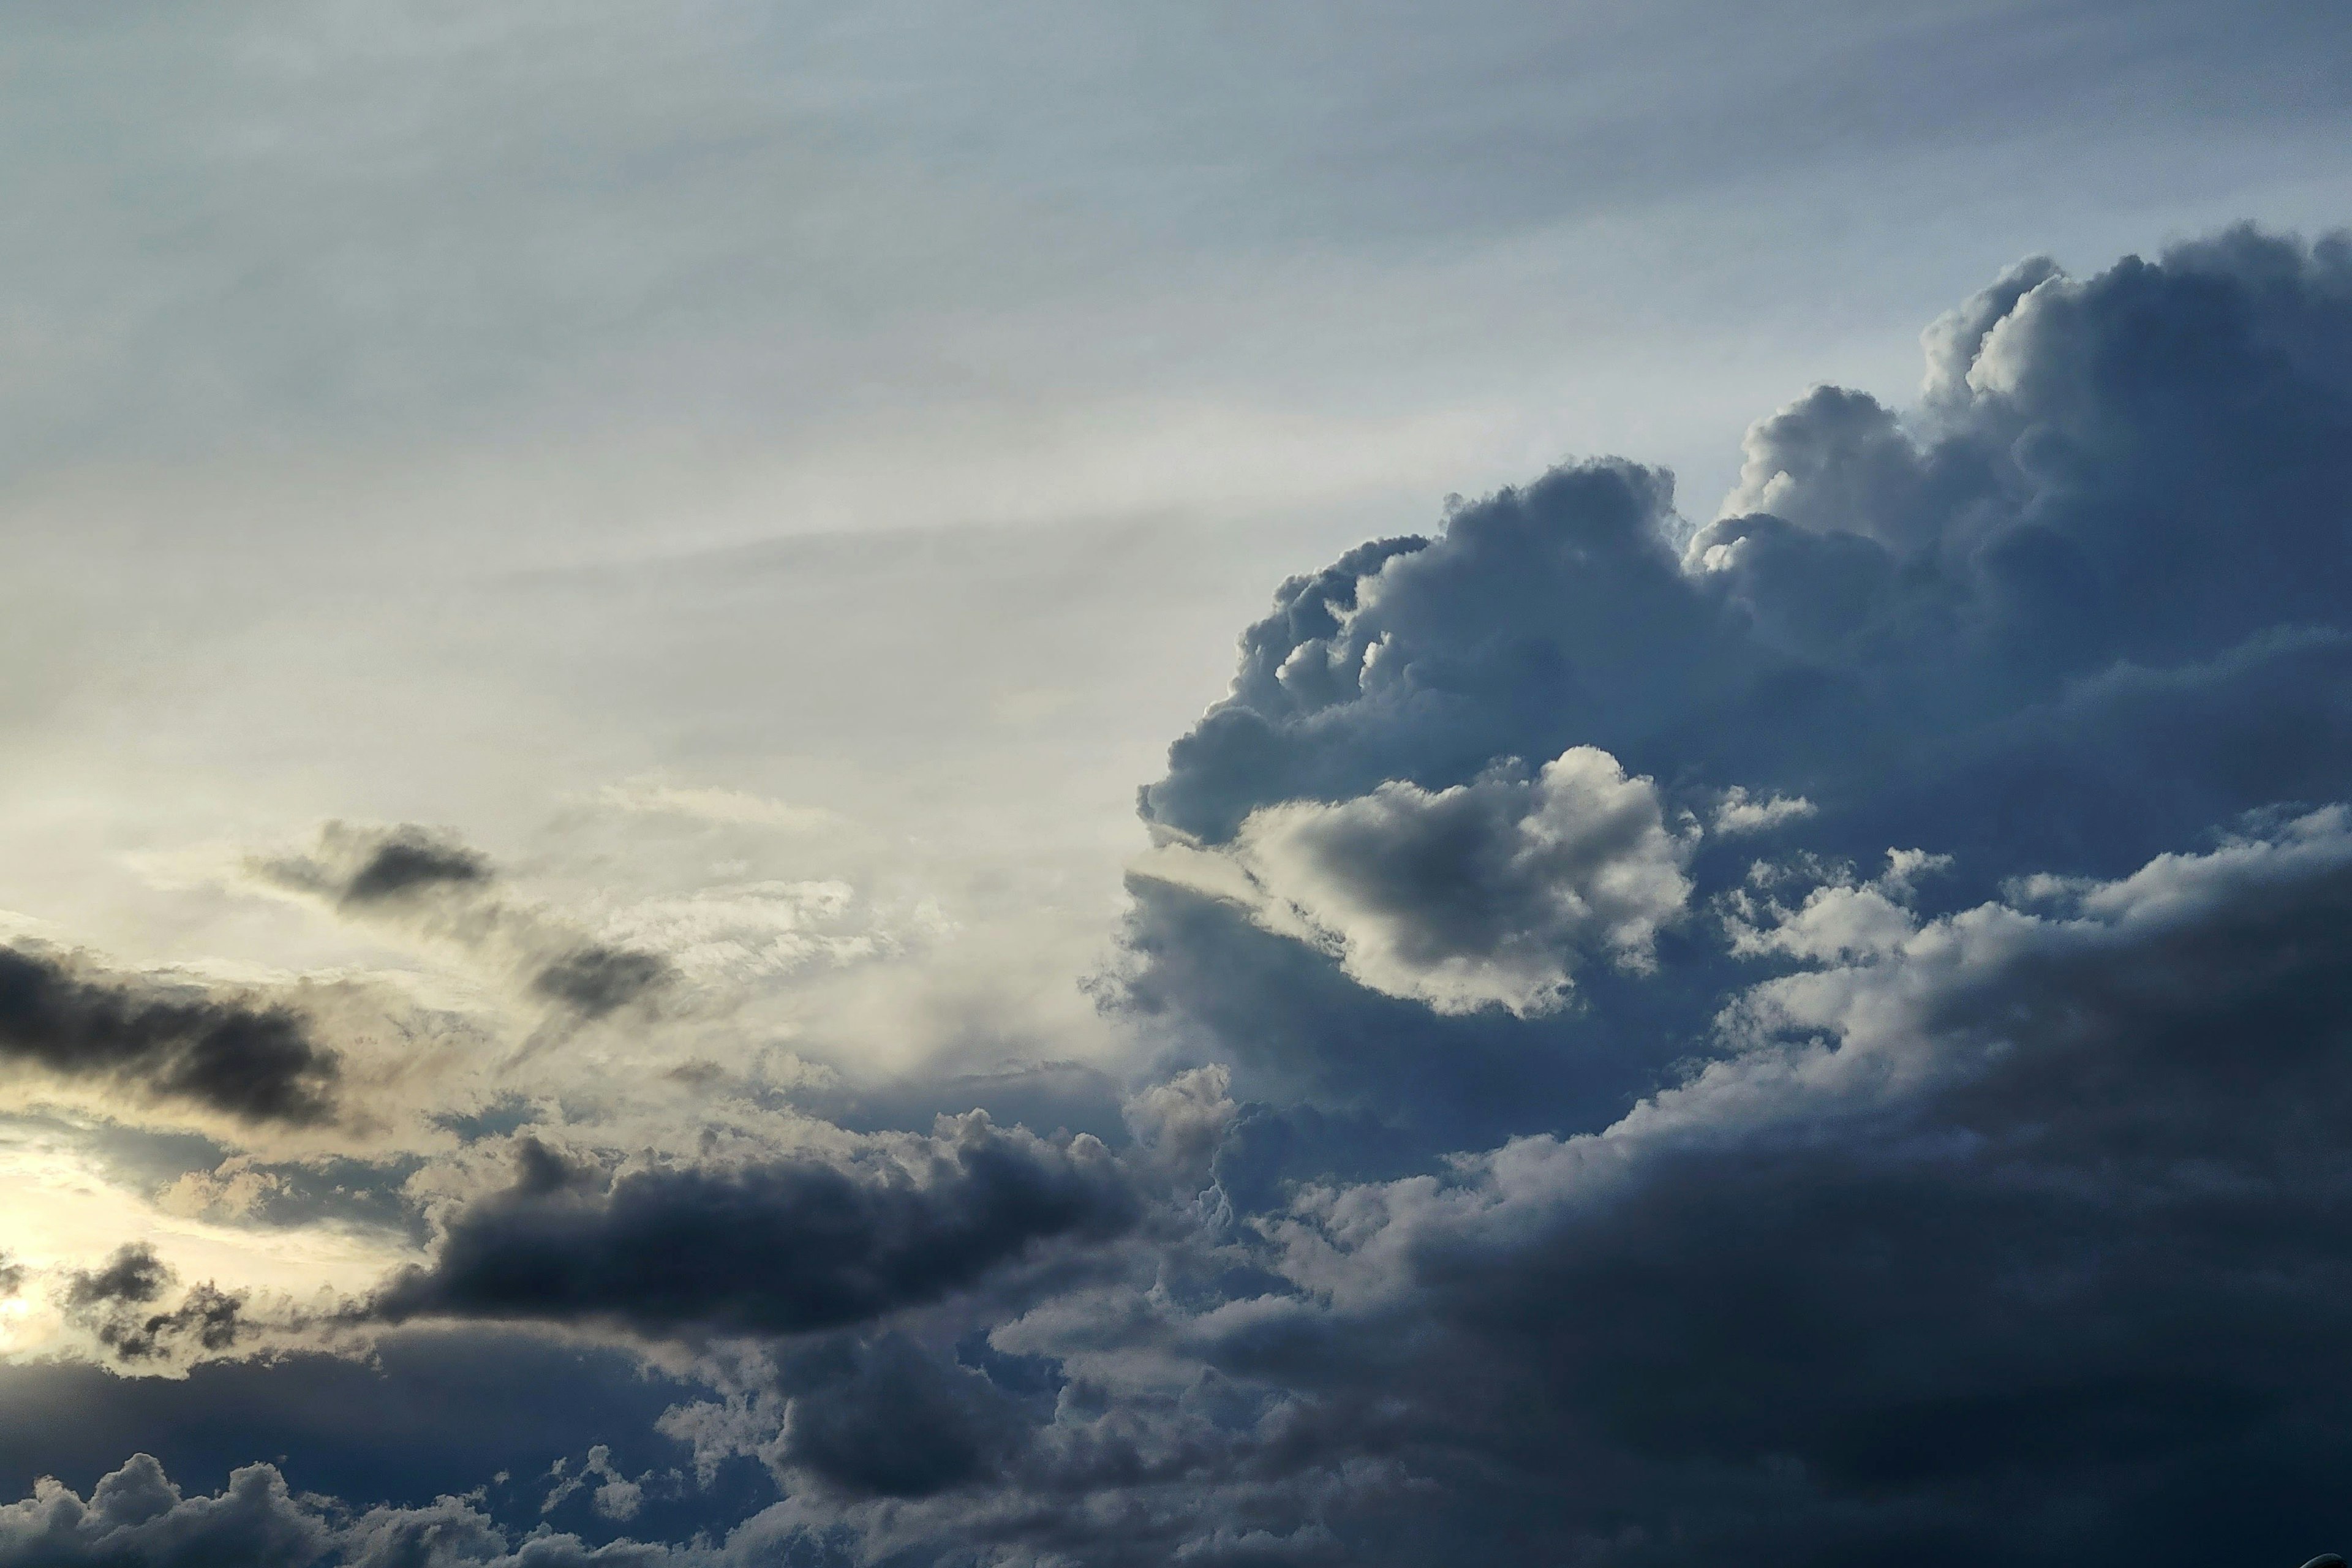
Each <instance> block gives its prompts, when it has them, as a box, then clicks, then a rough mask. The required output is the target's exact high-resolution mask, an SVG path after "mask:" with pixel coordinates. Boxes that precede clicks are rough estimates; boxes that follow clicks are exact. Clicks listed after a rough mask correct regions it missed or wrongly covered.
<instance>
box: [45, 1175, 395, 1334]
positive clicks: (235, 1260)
mask: <svg viewBox="0 0 2352 1568" xmlns="http://www.w3.org/2000/svg"><path fill="white" fill-rule="evenodd" d="M0 1191H5V1192H6V1193H8V1194H10V1199H11V1201H10V1202H9V1203H8V1204H7V1205H5V1209H0V1251H5V1252H6V1253H8V1254H9V1255H10V1257H11V1258H12V1260H13V1261H14V1262H16V1263H17V1264H20V1265H23V1266H24V1267H25V1268H26V1269H27V1270H28V1271H29V1274H30V1278H28V1279H26V1285H25V1289H24V1291H23V1293H22V1295H21V1296H19V1297H17V1298H16V1299H14V1300H7V1301H0V1356H5V1357H9V1358H15V1357H21V1356H27V1355H38V1354H41V1353H43V1352H49V1351H54V1350H56V1349H58V1348H60V1346H61V1344H62V1343H63V1342H64V1341H65V1339H66V1325H65V1323H64V1321H63V1319H62V1317H61V1316H60V1314H59V1312H58V1307H57V1302H56V1300H55V1298H56V1297H57V1296H58V1294H59V1293H60V1292H61V1291H62V1289H63V1288H64V1280H65V1276H66V1275H67V1274H68V1272H70V1271H71V1270H74V1269H87V1268H96V1267H97V1266H98V1265H99V1264H100V1263H101V1262H102V1261H103V1260H104V1259H105V1258H107V1257H108V1255H109V1254H110V1253H112V1252H113V1251H114V1249H115V1248H117V1247H121V1246H123V1245H124V1244H125V1243H140V1242H143V1243H145V1244H146V1245H148V1246H150V1247H153V1248H154V1249H155V1252H156V1255H157V1256H158V1257H160V1258H163V1261H164V1262H165V1263H167V1264H169V1265H170V1266H171V1267H172V1268H173V1269H174V1270H175V1271H176V1272H177V1273H178V1275H179V1277H180V1280H181V1282H182V1283H183V1284H184V1285H192V1284H196V1283H198V1282H202V1281H206V1280H209V1281H211V1282H212V1283H214V1284H216V1285H218V1286H219V1287H220V1288H221V1289H225V1290H243V1291H248V1292H253V1293H256V1294H265V1295H278V1296H283V1297H289V1298H291V1299H292V1300H295V1301H297V1302H299V1303H303V1304H306V1305H307V1304H310V1303H312V1302H315V1301H316V1300H318V1298H319V1296H320V1293H321V1292H322V1291H324V1292H326V1293H328V1294H330V1295H332V1296H338V1297H342V1296H352V1295H357V1294H360V1293H362V1292H363V1291H365V1290H366V1289H368V1288H369V1287H371V1286H372V1285H373V1284H374V1283H375V1282H376V1281H378V1280H380V1279H383V1277H384V1275H386V1274H387V1273H389V1272H390V1271H391V1270H393V1269H394V1268H398V1267H400V1266H401V1265H403V1264H405V1263H414V1262H417V1261H419V1260H420V1255H419V1254H417V1253H416V1252H415V1251H414V1250H413V1249H411V1248H408V1247H403V1246H400V1245H398V1244H396V1243H394V1242H392V1241H390V1240H389V1239H388V1238H386V1237H383V1236H382V1235H380V1234H377V1233H372V1232H368V1231H364V1230H360V1229H356V1228H353V1227H349V1226H329V1225H317V1226H290V1227H285V1228H276V1229H259V1228H247V1227H244V1226H225V1225H216V1224H213V1223H211V1222H209V1221H206V1220H204V1219H201V1218H195V1217H192V1216H189V1215H175V1214H172V1213H169V1212H167V1211H166V1210H165V1209H163V1207H161V1206H160V1205H157V1204H156V1203H155V1202H154V1201H153V1200H152V1199H151V1198H149V1197H148V1196H147V1195H146V1194H142V1193H138V1192H135V1191H132V1190H130V1189H128V1188H125V1187H123V1186H121V1185H120V1184H117V1183H114V1182H111V1181H109V1180H108V1179H107V1178H106V1177H105V1176H104V1175H102V1174H100V1173H99V1172H97V1171H95V1170H93V1169H92V1168H91V1167H90V1165H89V1163H87V1162H86V1161H85V1160H84V1159H83V1158H82V1157H81V1156H80V1155H79V1153H77V1152H75V1151H73V1150H71V1149H68V1148H65V1147H61V1146H58V1145H57V1144H55V1143H52V1142H49V1141H47V1140H46V1139H39V1138H34V1139H27V1140H25V1141H23V1142H15V1143H10V1144H0Z"/></svg>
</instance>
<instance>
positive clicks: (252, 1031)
mask: <svg viewBox="0 0 2352 1568" xmlns="http://www.w3.org/2000/svg"><path fill="white" fill-rule="evenodd" d="M0 1061H6V1062H12V1063H14V1064H16V1065H17V1066H19V1067H30V1068H36V1069H38V1070H40V1071H42V1072H46V1073H49V1074H53V1075H55V1076H56V1077H58V1078H61V1079H68V1080H76V1079H79V1080H96V1081H100V1082H103V1083H106V1084H109V1085H112V1086H116V1087H119V1088H121V1089H123V1090H125V1091H127V1092H128V1093H131V1094H132V1095H134V1096H137V1097H139V1098H142V1099H149V1100H159V1099H160V1100H181V1101H184V1102H189V1103H193V1104H195V1105H200V1106H203V1107H205V1109H207V1110H216V1111H221V1112H224V1113H226V1114H227V1115H230V1116H233V1117H236V1118H237V1119H239V1120H241V1121H250V1122H278V1123H282V1124H285V1125H288V1126H294V1127H310V1126H317V1125H320V1124H321V1123H324V1122H327V1121H331V1120H333V1119H334V1116H335V1114H336V1102H335V1090H336V1088H337V1083H338V1079H339V1078H340V1076H341V1062H340V1059H339V1058H338V1057H337V1055H336V1053H335V1052H333V1051H332V1050H331V1049H329V1048H327V1047H323V1046H320V1045H319V1044H318V1043H316V1042H315V1041H314V1040H312V1039H311V1037H310V1030H309V1026H308V1025H307V1024H306V1023H305V1021H304V1020H303V1018H302V1017H301V1016H300V1015H299V1014H297V1013H295V1012H294V1011H293V1010H291V1009H290V1008H288V1007H285V1006H282V1005H270V1004H268V1003H266V1002H261V1001H256V1000H252V999H248V998H246V997H241V996H237V995H235V994H206V993H205V992H203V991H200V990H198V989H197V988H195V987H194V986H189V985H185V984H180V985H170V986H167V985H165V984H159V983H157V982H155V981H152V980H146V979H142V978H133V977H130V976H124V975H118V974H111V973H105V972H103V971H100V970H98V969H96V968H94V967H91V966H89V965H88V964H85V963H79V962H76V961H71V960H68V959H65V958H62V957H58V956H56V955H53V954H50V953H47V952H31V951H27V950H26V949H23V948H0Z"/></svg>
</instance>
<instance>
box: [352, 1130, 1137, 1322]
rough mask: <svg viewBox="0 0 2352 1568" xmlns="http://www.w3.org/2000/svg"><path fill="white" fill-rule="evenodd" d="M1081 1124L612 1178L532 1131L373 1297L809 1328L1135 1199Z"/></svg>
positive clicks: (989, 1264) (934, 1292)
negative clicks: (1065, 1134) (430, 1249)
mask: <svg viewBox="0 0 2352 1568" xmlns="http://www.w3.org/2000/svg"><path fill="white" fill-rule="evenodd" d="M1138 1208H1139V1205H1138V1200H1137V1197H1136V1194H1135V1193H1134V1191H1133V1190H1132V1188H1131V1186H1130V1184H1129V1180H1128V1177H1127V1175H1126V1173H1124V1172H1123V1171H1122V1170H1121V1169H1120V1167H1119V1166H1118V1163H1117V1162H1116V1161H1115V1160H1113V1158H1112V1157H1111V1155H1110V1153H1109V1152H1108V1150H1107V1149H1105V1148H1104V1147H1103V1145H1102V1143H1101V1142H1099V1141H1098V1140H1097V1139H1095V1138H1094V1137H1092V1136H1091V1135H1089V1134H1085V1133H1081V1134H1079V1135H1078V1136H1076V1137H1075V1138H1073V1139H1072V1140H1070V1142H1067V1143H1066V1144H1060V1145H1056V1144H1052V1143H1048V1142H1045V1141H1044V1140H1042V1139H1039V1138H1037V1137H1036V1136H1034V1134H1031V1133H1029V1132H1026V1131H1022V1130H1019V1129H1014V1130H1011V1131H1004V1130H1000V1129H998V1128H997V1127H995V1126H994V1125H993V1124H992V1123H991V1122H990V1121H989V1120H988V1118H987V1117H986V1116H985V1115H982V1114H981V1113H978V1112H974V1113H972V1114H971V1115H969V1116H965V1117H960V1118H942V1119H941V1121H940V1129H939V1131H938V1132H937V1133H936V1134H935V1135H933V1136H932V1137H930V1138H928V1139H910V1138H903V1137H901V1138H877V1139H875V1140H872V1141H870V1142H868V1143H867V1145H866V1149H865V1151H864V1157H863V1158H860V1159H857V1160H856V1161H854V1162H852V1163H835V1162H832V1161H827V1160H824V1159H820V1158H815V1157H808V1158H796V1159H782V1160H770V1161H764V1162H759V1163H743V1164H740V1165H734V1166H720V1165H709V1166H680V1167H655V1168H651V1169H640V1170H634V1171H625V1172H624V1173H621V1174H620V1175H618V1176H616V1177H614V1178H613V1179H612V1181H611V1182H610V1183H609V1184H607V1183H605V1182H604V1181H603V1180H602V1179H600V1178H599V1177H597V1176H596V1175H595V1174H594V1173H591V1172H588V1171H583V1170H580V1169H576V1168H573V1167H572V1166H570V1165H567V1164H566V1163H564V1162H563V1161H562V1159H561V1158H559V1157H558V1156H557V1155H555V1154H553V1153H551V1152H549V1151H548V1150H547V1149H546V1148H545V1147H544V1146H542V1145H541V1144H539V1143H537V1142H528V1141H527V1142H524V1143H522V1144H521V1145H520V1169H519V1171H518V1173H517V1179H516V1181H515V1184H513V1185H512V1186H510V1187H509V1188H507V1189H505V1190H503V1191H500V1192H497V1193H494V1194H489V1195H488V1196H486V1197H483V1198H480V1199H478V1200H476V1201H475V1202H473V1203H472V1204H470V1205H467V1207H465V1208H464V1209H462V1210H461V1211H460V1212H458V1213H457V1215H455V1216H454V1217H453V1218H452V1219H451V1220H450V1221H449V1222H448V1225H447V1228H446V1234H445V1236H444V1237H443V1238H442V1242H441V1247H440V1251H439V1254H438V1256H437V1257H436V1259H435V1261H434V1262H433V1264H432V1266H431V1267H430V1268H420V1269H416V1270H413V1271H411V1272H409V1273H408V1274H405V1275H404V1276H402V1277H401V1278H399V1279H396V1280H394V1282H393V1283H392V1284H391V1285H390V1286H389V1287H388V1288H387V1289H385V1290H384V1291H383V1293H382V1294H381V1295H380V1296H379V1297H378V1298H377V1300H376V1301H375V1302H374V1306H373V1310H374V1312H375V1313H376V1315H378V1316H380V1317H383V1318H386V1319H390V1320H394V1321H399V1320H403V1319H408V1318H415V1317H425V1316H434V1317H451V1318H484V1319H505V1320H521V1321H541V1322H557V1323H560V1322H607V1323H617V1324H623V1325H625V1326H628V1327H630V1328H634V1329H635V1330H638V1331H641V1332H645V1333H649V1334H656V1335H660V1334H698V1333H720V1334H793V1333H805V1332H809V1331H814V1330H819V1329H829V1328H836V1327H840V1326H842V1325H845V1324H849V1323H856V1322H862V1321H868V1320H871V1319H875V1318H879V1317H882V1316H885V1315H887V1314H888V1313H890V1312H892V1311H894V1310H898V1309H899V1308H902V1307H908V1306H917V1305H922V1304H925V1303H928V1302H931V1301H936V1300H940V1298H941V1297H943V1296H946V1295H947V1294H949V1293H950V1291H954V1290H959V1289H964V1288H966V1287H969V1286H971V1285H974V1284H976V1283H978V1282H979V1281H980V1280H981V1279H982V1277H983V1276H985V1275H986V1274H988V1273H989V1272H990V1271H992V1270H993V1269H997V1268H1003V1267H1006V1266H1009V1265H1012V1264H1014V1263H1017V1262H1019V1261H1021V1260H1023V1259H1024V1258H1026V1257H1027V1256H1029V1255H1030V1254H1031V1253H1032V1252H1033V1250H1034V1249H1035V1248H1037V1247H1040V1246H1042V1245H1044V1244H1045V1243H1048V1242H1052V1241H1055V1240H1057V1239H1062V1238H1067V1239H1070V1240H1073V1241H1101V1240H1104V1239H1107V1238H1108V1237H1115V1236H1117V1235H1119V1234H1121V1233H1122V1232H1124V1231H1125V1230H1127V1229H1128V1228H1129V1227H1130V1226H1132V1225H1133V1224H1134V1223H1135V1221H1136V1219H1137V1217H1138Z"/></svg>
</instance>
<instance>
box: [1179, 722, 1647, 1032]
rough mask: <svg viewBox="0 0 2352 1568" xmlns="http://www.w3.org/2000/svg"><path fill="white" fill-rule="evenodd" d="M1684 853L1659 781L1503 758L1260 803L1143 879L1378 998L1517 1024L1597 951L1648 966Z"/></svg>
mask: <svg viewBox="0 0 2352 1568" xmlns="http://www.w3.org/2000/svg"><path fill="white" fill-rule="evenodd" d="M1687 853H1688V844H1687V842H1686V839H1685V837H1682V836H1678V835H1676V834H1675V833H1673V832H1670V831H1669V830H1668V827H1667V824H1666V822H1665V819H1664V812H1663V810H1662V809H1661V805H1660V802H1659V799H1658V795H1657V791H1656V789H1655V787H1654V784H1652V782H1651V781H1650V780H1648V779H1645V778H1634V779H1629V778H1627V777H1626V776H1625V773H1624V771H1623V770H1622V768H1621V767H1619V766H1618V763H1617V760H1616V759H1615V758H1614V757H1612V756H1610V755H1609V754H1608V753H1607V752H1602V751H1599V750H1597V749H1595V748H1593V747H1590V746H1581V747H1574V748H1571V749H1570V750H1569V751H1566V752H1561V753H1560V755H1559V756H1558V757H1556V758H1554V759H1552V760H1551V761H1549V762H1547V763H1544V764H1543V766H1542V767H1541V768H1540V769H1539V770H1538V772H1537V773H1536V774H1535V775H1534V776H1533V777H1532V778H1530V777H1528V775H1527V773H1526V772H1525V770H1524V769H1523V768H1519V767H1517V765H1516V764H1505V765H1502V766H1498V767H1496V768H1492V769H1489V770H1488V771H1487V772H1486V773H1482V774H1481V775H1479V777H1477V778H1476V779H1474V780H1472V781H1471V782H1470V783H1468V784H1456V785H1454V787H1453V788H1451V789H1446V790H1441V791H1437V792H1434V793H1433V792H1431V791H1428V790H1423V789H1421V788H1419V787H1417V786H1415V785H1412V784H1402V783H1389V784H1381V786H1380V787H1379V788H1377V789H1375V790H1374V791H1372V792H1371V793H1370V795H1361V796H1359V797H1357V798H1356V799H1353V800H1349V801H1345V802H1342V803H1340V804H1339V805H1322V804H1320V803H1318V802H1313V801H1297V802H1291V803H1287V804H1285V805H1272V806H1261V807H1259V808H1258V809H1257V810H1255V811H1253V812H1252V813H1251V814H1250V815H1249V816H1248V817H1247V818H1246V819H1245V820H1244V822H1243V823H1242V825H1241V827H1240V829H1239V831H1238V832H1237V833H1236V834H1235V835H1234V841H1233V843H1232V844H1231V845H1230V846H1227V847H1223V850H1222V852H1221V853H1214V854H1210V853H1202V852H1201V851H1197V850H1193V849H1191V848H1189V847H1184V846H1181V845H1171V846H1167V847H1163V848H1162V850H1161V851H1160V854H1159V855H1158V857H1157V858H1154V859H1153V860H1151V861H1149V862H1147V863H1145V867H1144V869H1146V870H1147V872H1148V873H1150V874H1154V875H1158V876H1160V877H1162V878H1164V879H1168V880H1171V881H1175V882H1179V883H1186V882H1190V883H1192V885H1193V886H1195V887H1197V888H1198V889H1199V890H1202V891H1204V892H1209V893H1212V894H1223V895H1225V896H1227V897H1229V898H1230V899H1231V900H1233V901H1234V902H1236V903H1239V904H1241V905H1243V906H1244V907H1245V908H1247V909H1248V910H1249V911H1250V913H1251V915H1252V917H1253V918H1254V919H1255V920H1256V921H1257V922H1258V923H1259V924H1260V925H1262V926H1265V928H1266V929H1267V930H1269V931H1276V932H1279V933H1281V934H1284V935H1289V936H1297V937H1298V938H1300V939H1301V940H1304V941H1306V942H1308V943H1309V944H1310V945H1313V946H1317V947H1320V948H1325V949H1327V950H1328V951H1330V952H1334V953H1335V954H1336V955H1337V956H1338V957H1339V962H1340V966H1341V968H1343V969H1344V970H1346V972H1347V973H1349V975H1350V976H1351V977H1353V978H1354V979H1355V980H1356V981H1358V982H1359V983H1360V984H1364V985H1366V986H1369V987H1370V988H1371V989H1372V990H1375V991H1378V992H1381V993H1382V994H1386V995H1391V996H1403V997H1412V998H1414V999H1416V1000H1419V1001H1423V1002H1425V1003H1427V1004H1428V1005H1430V1006H1431V1007H1433V1008H1434V1009H1435V1010H1437V1011H1438V1012H1440V1013H1467V1012H1473V1011H1475V1010H1476V1009H1478V1008H1480V1007H1483V1006H1493V1005H1499V1006H1502V1007H1505V1008H1507V1009H1508V1010H1510V1011H1511V1012H1513V1013H1516V1014H1519V1015H1521V1016H1527V1015H1529V1014H1538V1013H1546V1012H1550V1011H1553V1010H1555V1009H1556V1008H1558V1007H1559V1005H1560V1004H1561V1003H1562V1001H1563V1000H1564V999H1565V997H1566V995H1567V993H1568V990H1569V987H1570V975H1571V974H1572V973H1573V972H1574V970H1575V969H1576V968H1577V967H1578V966H1579V964H1580V962H1581V961H1582V960H1583V959H1584V958H1585V957H1587V956H1588V955H1590V954H1591V953H1592V952H1594V951H1595V950H1598V951H1599V952H1603V953H1606V954H1608V955H1609V956H1610V957H1612V958H1613V959H1614V960H1615V961H1616V962H1617V963H1619V964H1620V965H1621V966H1622V967H1626V968H1633V969H1642V968H1647V967H1648V966H1649V964H1650V963H1651V961H1652V956H1653V953H1654V948H1655V945H1656V938H1657V931H1658V928H1659V927H1660V926H1661V925H1662V924H1664V923H1667V922H1669V921H1673V920H1674V919H1675V918H1676V917H1677V916H1678V915H1680V914H1681V912H1682V910H1683V904H1684V900H1685V898H1686V897H1687V896H1688V894H1689V892H1690V885H1689V883H1688V882H1687V881H1686V880H1685V879H1684V877H1683V875H1682V865H1683V861H1684V860H1685V858H1686V857H1687Z"/></svg>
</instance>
